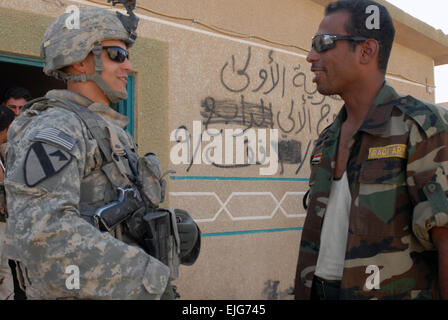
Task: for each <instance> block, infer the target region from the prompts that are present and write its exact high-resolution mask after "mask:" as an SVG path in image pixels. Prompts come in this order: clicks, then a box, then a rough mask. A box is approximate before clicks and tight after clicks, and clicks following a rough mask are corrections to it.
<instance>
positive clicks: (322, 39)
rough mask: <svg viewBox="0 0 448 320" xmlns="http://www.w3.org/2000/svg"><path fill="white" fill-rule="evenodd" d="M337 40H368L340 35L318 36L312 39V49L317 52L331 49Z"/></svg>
mask: <svg viewBox="0 0 448 320" xmlns="http://www.w3.org/2000/svg"><path fill="white" fill-rule="evenodd" d="M337 40H349V41H366V40H368V38H364V37H358V36H349V35H341V34H318V35H315V36H314V37H313V40H312V47H313V49H314V50H316V51H317V52H322V51H325V50H330V49H333V48H334V46H335V42H336V41H337Z"/></svg>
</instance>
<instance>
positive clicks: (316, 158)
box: [311, 153, 322, 164]
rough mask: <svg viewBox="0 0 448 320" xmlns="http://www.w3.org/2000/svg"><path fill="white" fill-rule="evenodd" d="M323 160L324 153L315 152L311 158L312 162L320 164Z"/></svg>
mask: <svg viewBox="0 0 448 320" xmlns="http://www.w3.org/2000/svg"><path fill="white" fill-rule="evenodd" d="M321 160H322V153H318V154H315V155H314V156H313V157H312V158H311V164H319V163H320V161H321Z"/></svg>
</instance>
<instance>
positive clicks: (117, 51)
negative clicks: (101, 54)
mask: <svg viewBox="0 0 448 320" xmlns="http://www.w3.org/2000/svg"><path fill="white" fill-rule="evenodd" d="M103 49H105V50H106V51H107V55H108V56H109V58H110V59H111V60H113V61H115V62H119V63H122V62H124V60H126V59H129V52H128V51H127V50H126V49H123V48H122V47H118V46H110V47H103Z"/></svg>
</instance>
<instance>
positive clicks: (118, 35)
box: [40, 0, 138, 102]
mask: <svg viewBox="0 0 448 320" xmlns="http://www.w3.org/2000/svg"><path fill="white" fill-rule="evenodd" d="M111 1H112V4H113V5H115V4H116V3H118V2H121V3H122V4H123V5H124V6H125V8H126V10H127V12H128V14H129V15H128V16H125V15H123V14H121V13H120V12H118V11H117V12H111V11H107V10H104V9H100V8H79V28H78V25H74V26H70V25H68V24H67V20H69V19H71V16H70V13H64V14H62V15H61V16H59V17H58V18H57V19H56V20H55V21H54V22H53V23H52V24H51V25H50V26H49V27H48V28H47V30H46V32H45V35H44V39H43V41H42V44H41V47H40V55H41V57H42V58H43V59H44V69H43V71H44V73H45V74H46V75H49V76H52V77H54V78H56V79H59V80H64V81H71V82H84V81H94V82H95V83H96V84H97V85H98V87H99V88H100V89H101V90H102V91H103V92H104V94H105V95H106V97H107V98H108V99H109V100H110V101H111V102H119V101H120V100H124V99H126V98H127V93H123V92H119V91H115V90H112V89H111V88H110V86H109V85H108V84H107V83H106V82H105V81H104V80H103V78H101V72H102V71H103V66H102V62H101V51H102V46H101V41H103V40H122V41H124V42H125V43H126V45H127V46H128V47H130V46H132V45H133V43H134V42H135V40H136V38H137V34H136V33H135V30H136V29H137V25H138V17H137V16H136V15H135V14H134V13H133V12H132V10H133V9H134V8H135V0H131V1H129V0H118V1H117V0H108V2H111ZM90 52H92V53H93V54H94V61H95V72H94V74H90V75H88V74H68V73H66V72H65V71H64V69H65V67H67V66H70V65H72V64H74V63H78V62H81V61H83V60H84V59H85V58H86V57H87V55H88V54H89V53H90Z"/></svg>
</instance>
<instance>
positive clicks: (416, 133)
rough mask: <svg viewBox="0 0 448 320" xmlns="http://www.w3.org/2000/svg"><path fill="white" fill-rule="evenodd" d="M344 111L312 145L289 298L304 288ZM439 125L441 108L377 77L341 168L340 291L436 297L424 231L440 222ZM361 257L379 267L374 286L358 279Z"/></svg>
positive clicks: (443, 129)
mask: <svg viewBox="0 0 448 320" xmlns="http://www.w3.org/2000/svg"><path fill="white" fill-rule="evenodd" d="M345 118H346V109H345V107H343V108H342V110H341V112H340V113H339V115H338V117H337V118H336V119H335V121H334V123H333V124H332V125H330V126H329V127H328V128H327V129H325V130H324V132H322V134H321V135H320V137H319V139H318V140H317V141H316V143H315V147H314V150H313V153H312V157H311V177H310V182H309V184H310V193H309V199H308V211H307V217H306V221H305V225H304V229H303V233H302V240H301V244H300V252H299V260H298V265H297V273H296V279H295V281H296V283H295V295H296V298H297V299H308V298H309V296H310V289H311V283H312V279H313V276H314V271H315V267H316V262H317V257H318V254H319V247H320V234H321V228H322V222H323V218H324V215H325V212H326V206H327V203H328V198H329V193H330V189H331V183H332V179H333V168H334V163H335V157H336V153H337V146H338V139H339V133H340V130H341V125H342V123H343V121H344V120H345ZM447 129H448V113H447V112H446V111H445V110H444V109H442V108H439V107H436V106H434V105H432V104H429V103H426V102H422V101H419V100H417V99H415V98H413V97H411V96H406V97H405V96H400V95H398V94H397V93H396V92H395V90H394V89H393V88H392V87H390V86H389V85H388V84H387V83H385V85H384V86H383V88H382V90H381V91H380V93H379V94H378V96H377V97H376V99H375V101H374V103H373V105H372V107H371V108H370V110H369V112H368V114H367V116H366V120H365V121H364V123H363V124H362V126H361V127H360V129H359V130H358V131H357V133H356V134H355V135H354V136H353V138H352V141H351V144H350V146H351V147H350V156H349V160H348V163H347V169H346V170H347V176H348V180H349V187H350V192H351V196H352V202H351V208H350V222H349V230H348V239H347V247H346V253H345V264H344V271H343V278H342V283H341V295H340V298H341V299H431V298H437V297H438V289H437V281H438V280H437V251H436V249H435V247H434V245H433V243H432V241H431V239H430V233H429V232H428V231H429V230H430V229H431V228H432V227H434V226H448V201H447V199H446V194H447V192H448V183H447V173H448V131H447ZM369 265H375V266H377V267H378V268H379V276H380V286H379V289H375V288H374V289H372V290H369V289H368V288H367V287H366V282H367V281H368V279H371V274H370V272H368V273H366V271H367V267H368V266H369ZM369 277H370V278H369ZM369 287H370V286H369Z"/></svg>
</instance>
